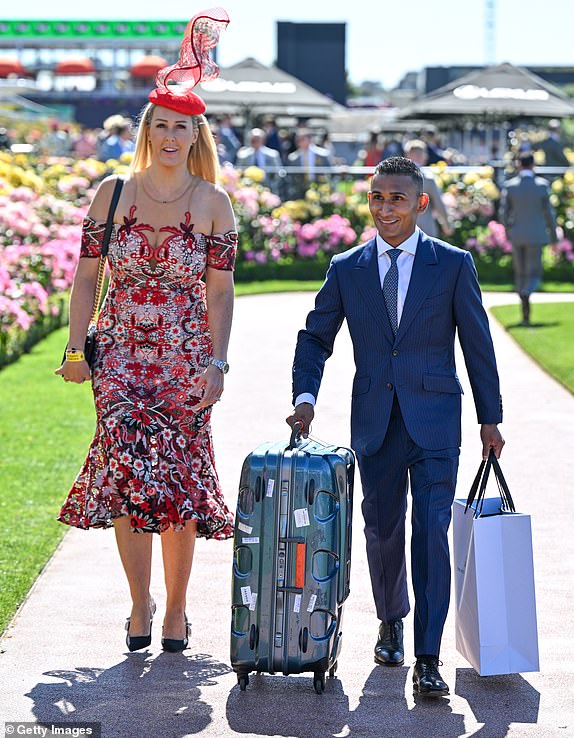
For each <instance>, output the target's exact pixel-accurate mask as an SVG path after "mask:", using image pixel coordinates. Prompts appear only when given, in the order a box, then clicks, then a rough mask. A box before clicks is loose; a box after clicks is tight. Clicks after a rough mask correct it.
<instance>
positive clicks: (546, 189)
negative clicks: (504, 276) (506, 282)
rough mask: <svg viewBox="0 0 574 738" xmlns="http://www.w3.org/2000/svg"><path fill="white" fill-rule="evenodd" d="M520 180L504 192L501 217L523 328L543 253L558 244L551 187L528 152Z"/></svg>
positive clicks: (511, 182) (520, 160)
mask: <svg viewBox="0 0 574 738" xmlns="http://www.w3.org/2000/svg"><path fill="white" fill-rule="evenodd" d="M518 167H519V170H518V176H516V177H513V178H512V179H510V180H508V181H507V182H506V183H505V184H504V187H503V188H502V193H501V198H500V210H499V217H500V221H501V223H503V225H504V226H505V228H506V234H507V236H508V239H509V241H510V243H511V244H512V267H513V271H514V285H515V288H516V291H517V292H518V295H519V297H520V303H521V307H522V324H523V325H528V324H529V323H530V295H531V294H532V293H533V292H535V291H536V290H537V289H538V286H539V285H540V282H541V281H542V273H543V267H542V249H543V247H544V246H545V244H553V243H555V242H556V241H557V240H558V237H557V233H556V219H555V214H554V208H553V207H552V204H551V202H550V184H549V182H548V181H547V180H546V179H543V178H542V177H537V176H536V175H535V173H534V156H533V154H532V153H531V152H529V151H524V152H522V153H521V154H520V155H519V157H518Z"/></svg>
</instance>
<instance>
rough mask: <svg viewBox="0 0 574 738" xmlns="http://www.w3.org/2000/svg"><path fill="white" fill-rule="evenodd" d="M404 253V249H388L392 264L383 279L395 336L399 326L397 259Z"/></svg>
mask: <svg viewBox="0 0 574 738" xmlns="http://www.w3.org/2000/svg"><path fill="white" fill-rule="evenodd" d="M402 253H403V251H402V249H389V250H388V251H387V254H388V255H389V257H390V259H391V266H390V267H389V270H388V272H387V273H386V274H385V278H384V279H383V297H384V298H385V305H386V306H387V313H388V315H389V320H390V322H391V328H392V329H393V334H394V335H395V336H396V335H397V330H398V327H399V318H398V307H397V303H398V300H399V268H398V266H397V259H398V258H399V256H400V255H401V254H402Z"/></svg>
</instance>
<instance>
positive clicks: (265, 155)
mask: <svg viewBox="0 0 574 738" xmlns="http://www.w3.org/2000/svg"><path fill="white" fill-rule="evenodd" d="M249 143H250V145H249V146H242V147H241V148H240V149H239V151H238V152H237V159H236V162H235V165H236V166H237V167H243V168H247V167H258V168H259V169H261V170H262V171H264V172H265V180H264V182H263V183H264V184H265V186H267V187H269V189H271V190H272V191H274V192H275V191H276V189H277V184H278V178H277V170H278V169H279V167H280V166H281V158H280V156H279V152H278V151H275V149H270V148H269V147H268V146H266V145H265V132H264V131H263V130H262V129H261V128H252V129H251V131H250V132H249Z"/></svg>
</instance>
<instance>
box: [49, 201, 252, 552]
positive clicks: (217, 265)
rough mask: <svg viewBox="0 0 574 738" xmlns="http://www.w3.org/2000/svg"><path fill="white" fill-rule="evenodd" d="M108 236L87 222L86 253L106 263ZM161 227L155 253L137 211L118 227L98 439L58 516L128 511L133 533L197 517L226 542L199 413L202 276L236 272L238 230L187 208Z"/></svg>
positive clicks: (204, 415) (97, 392) (226, 520)
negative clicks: (200, 218)
mask: <svg viewBox="0 0 574 738" xmlns="http://www.w3.org/2000/svg"><path fill="white" fill-rule="evenodd" d="M104 229H105V224H103V223H96V222H95V221H94V220H92V219H91V218H89V217H88V218H86V219H85V221H84V227H83V233H82V247H81V253H80V255H81V256H83V257H99V255H100V253H101V245H102V239H103V234H104ZM159 231H160V233H158V234H157V235H158V238H157V246H155V247H154V246H152V245H151V243H153V242H154V241H155V240H156V239H155V232H154V228H153V227H152V226H150V225H148V224H146V223H144V222H139V221H138V218H137V211H136V206H135V205H132V207H131V209H130V212H129V217H127V218H124V222H123V224H121V225H118V224H115V225H114V228H113V232H112V237H111V239H110V245H109V251H108V262H109V265H110V283H109V288H108V292H107V296H106V299H105V304H104V307H103V308H102V311H101V313H100V316H99V320H98V340H97V349H96V357H95V362H94V369H93V377H92V386H93V392H94V399H95V405H96V415H97V427H96V433H95V436H94V439H93V441H92V444H91V446H90V449H89V453H88V456H87V458H86V461H85V463H84V466H83V467H82V469H81V471H80V473H79V475H78V477H77V478H76V481H75V483H74V485H73V487H72V489H71V491H70V493H69V495H68V497H67V499H66V502H65V504H64V505H63V507H62V509H61V511H60V514H59V516H58V519H59V520H60V521H61V522H63V523H67V524H68V525H73V526H76V527H78V528H92V527H110V526H111V525H112V524H113V522H112V521H113V519H114V518H117V517H120V516H129V517H130V522H131V526H132V528H133V529H134V530H135V531H141V532H157V533H161V532H162V531H164V530H167V529H169V528H172V529H174V530H178V529H180V528H181V527H182V525H183V523H184V522H185V521H186V520H195V521H196V523H197V534H198V535H199V536H205V537H209V538H217V539H222V538H229V537H231V536H232V535H233V517H232V514H231V513H230V511H229V510H228V508H227V507H226V505H225V502H224V499H223V495H222V492H221V488H220V486H219V481H218V477H217V473H216V470H215V464H214V456H213V447H212V439H211V427H210V415H211V408H207V409H204V410H201V411H199V412H195V409H194V408H195V405H197V403H198V402H199V399H200V397H199V392H198V391H197V389H196V385H197V381H198V380H199V377H200V375H201V374H202V372H203V371H204V369H205V368H206V367H207V366H208V362H209V359H210V357H211V355H212V345H211V337H210V333H209V327H208V322H207V311H206V299H205V285H204V283H203V281H202V279H201V278H202V276H203V275H204V273H205V270H206V267H211V268H214V269H225V270H232V269H233V266H234V260H235V251H236V247H237V233H235V232H229V233H226V234H222V235H206V234H203V233H198V232H195V231H194V230H193V223H191V222H190V214H189V212H186V213H185V215H184V217H183V221H182V222H180V223H179V224H177V225H174V226H173V227H172V226H166V227H163V228H159ZM162 232H163V233H162ZM163 234H165V236H163ZM162 236H163V237H162Z"/></svg>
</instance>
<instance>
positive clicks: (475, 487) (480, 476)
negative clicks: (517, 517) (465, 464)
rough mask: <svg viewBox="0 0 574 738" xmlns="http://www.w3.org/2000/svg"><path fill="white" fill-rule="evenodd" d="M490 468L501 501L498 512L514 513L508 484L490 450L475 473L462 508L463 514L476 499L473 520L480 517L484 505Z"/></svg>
mask: <svg viewBox="0 0 574 738" xmlns="http://www.w3.org/2000/svg"><path fill="white" fill-rule="evenodd" d="M491 468H492V469H493V470H494V478H495V479H496V484H497V485H498V491H499V494H500V499H501V501H502V504H501V506H500V512H501V513H503V512H516V510H515V507H514V500H513V499H512V495H511V494H510V489H509V487H508V484H507V483H506V479H505V478H504V475H503V473H502V469H501V468H500V464H499V462H498V459H497V458H496V456H495V455H494V451H493V449H490V452H489V454H488V458H487V459H483V460H482V461H481V462H480V466H479V467H478V472H477V473H476V477H475V478H474V481H473V483H472V485H471V487H470V492H469V493H468V497H467V500H466V506H465V508H464V512H465V513H466V511H467V510H468V509H469V507H472V504H473V502H474V500H475V499H476V508H475V513H474V517H475V518H478V517H480V516H481V514H482V507H483V505H484V498H485V496H486V485H487V483H488V477H489V475H490V470H491Z"/></svg>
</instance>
